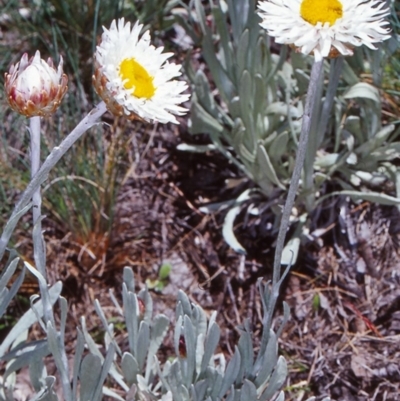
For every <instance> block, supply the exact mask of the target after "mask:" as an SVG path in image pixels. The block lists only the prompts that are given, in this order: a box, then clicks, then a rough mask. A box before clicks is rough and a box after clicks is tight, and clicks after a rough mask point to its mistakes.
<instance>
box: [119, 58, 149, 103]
mask: <svg viewBox="0 0 400 401" xmlns="http://www.w3.org/2000/svg"><path fill="white" fill-rule="evenodd" d="M119 75H120V76H121V78H122V80H123V81H125V80H126V82H125V83H124V86H125V88H126V89H132V88H135V89H134V90H133V94H134V95H135V96H136V97H144V98H146V99H150V98H152V97H153V95H154V93H155V91H156V88H155V87H154V85H153V79H154V78H153V77H152V76H151V75H150V74H149V73H148V72H147V70H146V69H145V68H144V67H143V66H142V65H140V64H139V63H138V62H137V61H136V60H135V59H134V58H127V59H125V60H123V61H122V62H121V64H120V65H119Z"/></svg>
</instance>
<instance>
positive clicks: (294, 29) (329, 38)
mask: <svg viewBox="0 0 400 401" xmlns="http://www.w3.org/2000/svg"><path fill="white" fill-rule="evenodd" d="M258 8H259V10H260V11H259V14H260V17H261V18H262V22H261V26H262V27H263V28H264V29H266V31H267V32H268V34H269V35H271V36H273V37H275V41H276V42H277V43H282V44H289V45H293V46H295V47H296V48H298V49H299V51H301V52H302V53H304V54H310V53H314V55H315V59H316V61H318V60H321V59H322V58H323V57H328V56H334V55H338V54H342V55H344V56H348V55H352V54H353V48H354V47H356V46H361V45H366V46H368V47H369V48H370V49H375V46H374V43H378V42H382V41H383V40H386V39H388V38H389V37H390V35H389V32H390V29H389V27H388V22H387V21H386V20H385V19H384V18H385V16H387V15H388V14H389V9H388V8H387V7H386V4H385V1H381V0H370V1H368V0H367V1H366V0H267V1H260V2H259V3H258ZM335 53H336V54H335Z"/></svg>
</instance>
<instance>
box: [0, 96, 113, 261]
mask: <svg viewBox="0 0 400 401" xmlns="http://www.w3.org/2000/svg"><path fill="white" fill-rule="evenodd" d="M106 111H107V108H106V105H105V103H104V102H100V103H99V105H98V106H97V107H95V108H94V109H93V110H92V111H91V112H90V113H89V114H88V115H87V116H86V117H85V118H84V119H83V120H82V121H81V122H80V123H79V124H78V125H77V126H76V127H75V128H74V130H73V131H72V132H71V133H70V134H69V135H68V136H67V137H66V138H64V140H63V141H62V142H61V143H60V145H59V146H56V147H54V148H53V150H52V151H51V152H50V154H49V155H48V156H47V158H46V160H45V161H44V163H43V164H42V166H41V167H40V168H39V170H38V172H37V173H36V174H35V176H34V177H33V178H32V180H31V182H30V183H29V184H28V186H27V188H26V189H25V191H24V192H23V194H22V196H21V198H20V199H19V201H18V203H17V204H16V205H15V207H14V210H13V212H12V214H11V217H10V218H9V220H8V221H7V223H6V226H5V228H4V230H3V233H2V234H1V237H0V260H1V259H2V257H3V255H4V251H5V250H6V247H7V244H8V241H9V240H10V238H11V235H12V233H13V231H14V228H15V226H16V225H17V223H18V221H19V219H20V218H21V216H23V215H24V213H25V211H26V210H28V209H29V208H27V207H28V206H29V203H30V201H31V199H32V197H33V194H34V193H35V191H36V189H37V188H38V187H39V186H40V185H42V184H43V182H44V181H45V180H46V179H47V176H48V174H49V172H50V170H51V169H52V168H53V167H54V166H55V165H56V164H57V162H58V161H59V160H60V159H61V157H62V156H63V155H64V154H65V153H66V152H67V151H68V150H69V148H70V147H71V146H72V145H73V144H74V143H75V142H76V141H77V140H78V139H79V138H80V137H81V136H82V135H83V134H84V133H85V132H86V131H87V130H88V129H89V128H91V127H93V125H95V124H97V122H98V119H99V118H100V117H101V116H102V115H103V114H104V113H105V112H106Z"/></svg>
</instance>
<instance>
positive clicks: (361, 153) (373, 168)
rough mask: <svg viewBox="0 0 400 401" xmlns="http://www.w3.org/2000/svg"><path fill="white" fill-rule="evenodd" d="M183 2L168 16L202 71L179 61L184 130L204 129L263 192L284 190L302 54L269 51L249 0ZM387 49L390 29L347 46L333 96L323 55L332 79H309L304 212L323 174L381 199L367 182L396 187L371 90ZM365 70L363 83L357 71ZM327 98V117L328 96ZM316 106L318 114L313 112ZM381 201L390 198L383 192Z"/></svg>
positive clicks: (392, 43)
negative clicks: (362, 44)
mask: <svg viewBox="0 0 400 401" xmlns="http://www.w3.org/2000/svg"><path fill="white" fill-rule="evenodd" d="M193 3H194V7H193V8H190V7H189V8H188V9H187V15H186V19H185V18H184V17H183V16H182V15H179V14H177V16H176V18H177V19H178V21H179V22H180V23H181V24H182V26H184V27H185V29H186V31H187V33H188V34H189V35H190V36H191V38H192V39H193V40H194V41H195V44H196V45H198V46H200V48H201V50H202V55H203V57H204V60H205V63H206V65H207V69H209V72H207V74H206V73H205V72H203V71H202V70H198V71H195V70H194V68H193V66H192V65H191V64H190V63H188V68H187V73H188V76H189V78H190V79H191V81H192V82H193V89H194V94H193V96H192V108H191V127H190V130H191V133H193V134H199V133H206V134H208V135H209V136H210V138H211V140H212V141H213V144H214V147H215V148H216V149H218V150H219V151H221V152H222V153H223V154H224V155H225V156H226V157H228V158H229V159H230V160H232V161H233V162H234V163H235V164H236V165H238V166H239V168H240V169H241V170H242V171H244V172H245V174H246V175H247V176H248V177H249V178H250V179H252V180H253V181H254V182H256V183H257V184H258V185H259V186H260V187H261V189H262V190H263V192H264V193H265V194H266V195H267V196H269V195H271V194H272V192H273V191H274V189H278V188H279V189H281V190H284V191H285V190H286V188H287V186H288V183H289V180H290V177H291V174H292V167H293V161H294V156H295V154H296V150H297V138H298V135H299V132H300V120H301V117H302V113H303V105H302V98H303V95H304V94H305V93H306V90H307V87H308V83H309V76H308V70H309V60H310V59H311V58H307V57H304V56H303V55H300V54H297V53H295V52H294V51H292V53H291V57H290V62H289V61H287V60H286V54H285V47H283V48H282V49H281V54H280V56H278V55H276V54H271V50H270V45H271V42H270V39H269V38H268V37H267V36H266V34H265V32H264V31H263V30H262V29H260V27H259V16H258V15H257V12H255V10H256V1H255V0H243V1H240V2H238V1H234V0H226V1H225V0H215V1H210V2H209V8H210V10H211V13H212V15H210V16H207V15H206V11H205V10H206V9H205V7H204V6H203V5H202V2H201V1H200V0H193ZM207 10H208V8H207ZM210 17H212V18H210ZM397 49H398V42H397V40H396V39H395V38H393V39H391V40H389V41H386V42H385V43H384V44H383V46H381V47H380V48H379V49H378V50H377V51H371V50H369V49H356V52H355V55H354V56H353V57H351V58H348V59H347V60H348V61H345V62H344V69H343V73H342V79H341V81H340V87H339V92H338V95H337V96H336V84H335V81H338V79H339V76H340V68H341V67H339V64H340V63H337V62H336V61H334V60H333V61H330V62H328V61H327V62H325V70H326V71H325V74H326V75H328V73H329V74H330V75H329V83H331V81H332V83H333V85H332V87H330V85H328V86H327V87H326V86H325V81H324V80H323V81H321V83H320V85H319V90H318V97H319V99H320V101H318V102H317V108H316V109H315V110H314V113H313V114H314V116H315V117H316V118H315V119H314V120H315V121H314V123H313V125H312V127H311V133H310V139H309V144H308V147H309V151H308V154H307V157H306V163H305V170H304V174H305V177H304V182H303V183H302V186H301V187H300V189H299V191H300V194H302V196H301V197H300V199H304V197H305V198H307V199H306V207H307V211H308V212H310V211H311V210H313V209H314V208H315V206H316V204H315V196H314V194H316V193H317V192H318V191H319V192H320V193H321V191H322V193H323V190H322V185H323V184H325V183H327V182H328V181H332V180H335V181H336V182H337V183H338V184H339V185H340V186H341V187H342V188H343V189H345V190H353V191H354V192H357V194H358V196H359V197H364V198H365V199H366V198H367V197H370V196H373V197H374V200H376V201H378V202H382V203H387V201H388V200H387V198H386V197H380V196H378V194H376V193H374V192H371V189H372V191H373V189H374V186H379V185H381V184H382V182H389V183H390V182H392V183H395V184H396V185H397V188H400V184H399V183H400V179H399V178H398V173H397V169H396V168H395V167H394V166H393V164H392V163H391V161H392V160H393V159H395V158H397V157H398V156H399V148H400V147H399V143H398V142H394V140H395V138H396V136H395V135H393V134H392V132H393V130H394V127H393V126H391V125H388V126H386V127H384V128H382V127H381V119H382V115H381V114H382V113H381V109H382V104H381V96H380V92H379V90H378V88H379V87H380V84H381V80H382V71H383V65H384V64H385V61H387V60H388V57H390V55H391V54H393V53H394V52H395V51H396V50H397ZM335 70H337V71H336V72H337V75H336V76H335ZM368 70H369V71H370V73H371V75H372V78H373V85H371V84H368V83H366V82H363V81H362V80H361V79H360V75H361V74H363V73H365V72H366V71H367V72H368ZM214 85H215V87H216V89H217V91H214V90H213V86H214ZM332 101H333V103H334V105H333V117H334V120H333V122H332V119H331V118H330V116H331V115H332V113H331V110H330V109H331V107H330V106H329V105H330V104H331V103H332ZM351 105H353V107H351ZM321 115H324V120H326V121H325V122H326V124H325V122H324V123H323V124H321V123H320V122H319V121H318V119H319V116H321ZM181 149H186V148H185V146H181ZM204 150H209V149H208V148H207V149H204ZM232 150H233V151H234V152H233V151H232ZM363 183H365V184H367V187H363V186H362V185H361V184H363ZM367 188H368V189H367ZM388 189H389V190H390V186H389V187H388ZM397 192H398V193H399V190H398V191H397ZM310 194H312V196H311V195H310ZM390 203H392V204H398V203H399V202H398V201H397V202H396V200H394V198H391V200H390Z"/></svg>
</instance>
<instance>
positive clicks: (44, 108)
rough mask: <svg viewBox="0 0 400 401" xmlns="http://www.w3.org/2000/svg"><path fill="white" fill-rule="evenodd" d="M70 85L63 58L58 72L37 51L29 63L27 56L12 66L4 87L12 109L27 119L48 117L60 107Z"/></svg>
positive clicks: (49, 60)
mask: <svg viewBox="0 0 400 401" xmlns="http://www.w3.org/2000/svg"><path fill="white" fill-rule="evenodd" d="M67 83H68V78H67V76H66V75H65V74H64V73H63V60H62V57H61V56H60V63H59V65H58V68H57V70H56V69H55V68H54V64H53V61H52V60H51V59H50V58H49V59H48V60H47V62H46V61H44V60H43V59H41V58H40V52H39V51H37V52H36V54H35V56H34V57H31V58H30V59H29V60H28V55H27V54H26V53H25V54H24V55H23V56H22V58H21V60H20V62H19V63H17V64H16V65H12V66H11V67H10V71H9V72H8V73H6V74H5V85H4V86H5V90H6V94H7V100H8V103H9V104H10V106H11V108H12V109H13V110H15V111H17V112H18V113H20V114H23V115H24V116H26V117H33V116H41V117H48V116H50V115H51V114H53V113H54V112H55V111H56V110H57V108H58V106H59V105H60V103H61V100H62V98H63V97H64V95H65V92H66V91H67Z"/></svg>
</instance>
